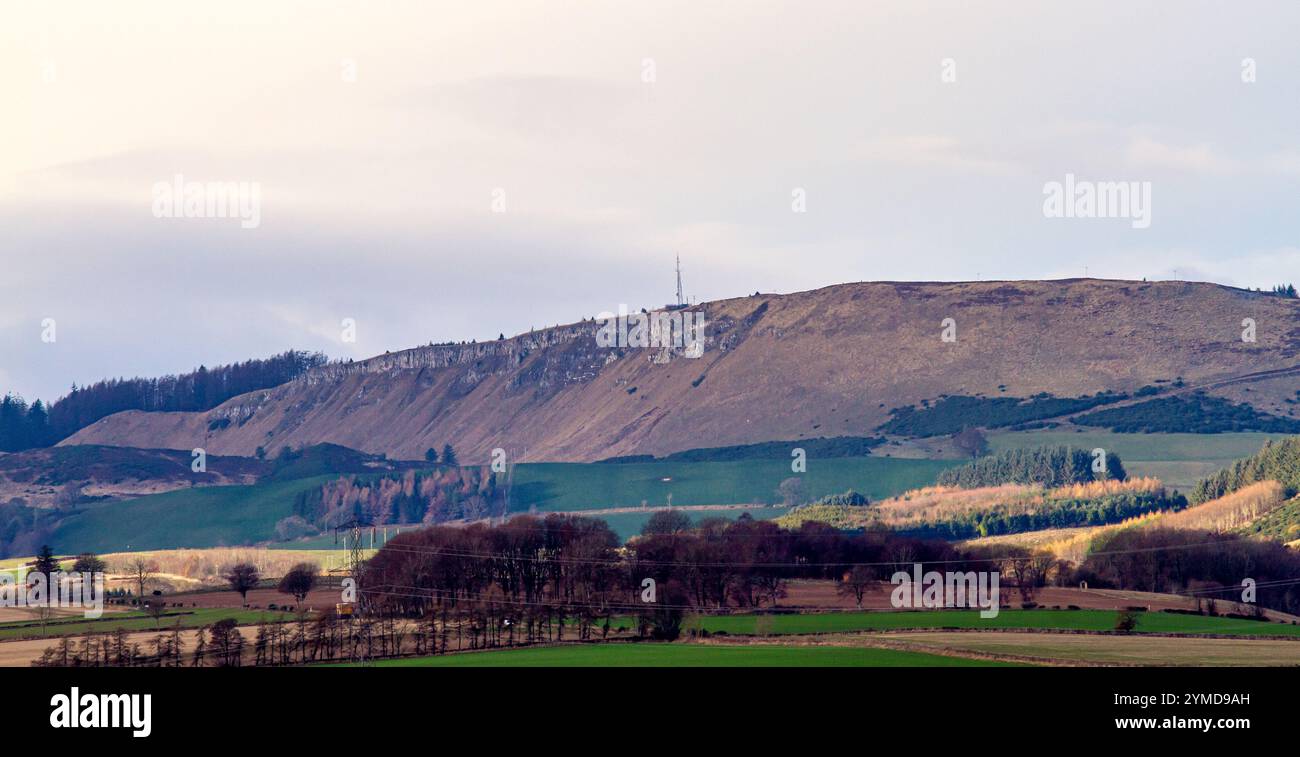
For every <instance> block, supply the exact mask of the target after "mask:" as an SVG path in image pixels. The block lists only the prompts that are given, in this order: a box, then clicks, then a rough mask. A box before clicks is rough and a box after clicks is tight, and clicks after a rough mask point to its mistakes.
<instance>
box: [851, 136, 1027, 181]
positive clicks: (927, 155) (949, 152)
mask: <svg viewBox="0 0 1300 757" xmlns="http://www.w3.org/2000/svg"><path fill="white" fill-rule="evenodd" d="M852 155H853V156H854V157H856V158H858V159H859V160H863V161H867V162H873V163H896V164H900V165H905V166H923V167H926V168H933V169H936V170H950V171H961V172H974V173H984V174H995V175H1006V174H1012V173H1016V172H1018V171H1020V170H1021V167H1020V166H1019V165H1017V164H1016V163H1015V162H1014V161H1010V160H1000V159H997V158H991V157H988V156H985V155H980V154H977V153H976V152H975V151H972V150H970V149H969V148H967V147H965V146H963V145H962V144H961V143H960V142H959V141H958V140H957V139H956V138H954V137H949V136H941V135H931V134H913V135H903V136H886V137H876V138H873V139H869V140H866V141H864V142H861V143H859V144H858V145H857V146H856V148H855V149H854V150H853V151H852Z"/></svg>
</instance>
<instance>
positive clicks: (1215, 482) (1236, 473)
mask: <svg viewBox="0 0 1300 757" xmlns="http://www.w3.org/2000/svg"><path fill="white" fill-rule="evenodd" d="M1258 481H1276V482H1278V483H1279V484H1281V485H1282V487H1283V489H1285V490H1286V496H1287V497H1294V496H1295V495H1296V493H1297V492H1300V436H1290V437H1287V438H1285V439H1280V440H1278V441H1276V442H1274V441H1272V440H1270V441H1267V442H1265V443H1264V447H1263V449H1261V450H1260V451H1259V452H1257V453H1255V454H1254V455H1252V456H1250V457H1248V458H1246V459H1245V460H1238V461H1237V462H1235V463H1233V464H1232V465H1231V466H1230V467H1228V468H1224V469H1223V470H1221V471H1219V472H1218V473H1215V474H1214V475H1212V476H1210V477H1208V478H1206V479H1203V480H1202V481H1201V482H1200V483H1198V484H1197V485H1196V488H1195V489H1194V490H1193V491H1192V496H1191V501H1192V503H1193V504H1200V503H1202V502H1209V501H1210V500H1212V499H1218V498H1219V497H1222V496H1223V495H1225V494H1231V493H1232V492H1235V491H1237V490H1238V489H1241V488H1243V487H1246V486H1249V485H1251V484H1253V483H1256V482H1258Z"/></svg>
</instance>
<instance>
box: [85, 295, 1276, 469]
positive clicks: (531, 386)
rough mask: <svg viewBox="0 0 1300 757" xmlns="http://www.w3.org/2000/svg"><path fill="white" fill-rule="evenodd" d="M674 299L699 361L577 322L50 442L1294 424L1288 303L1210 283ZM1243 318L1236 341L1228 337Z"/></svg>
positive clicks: (620, 447)
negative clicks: (1005, 405)
mask: <svg viewBox="0 0 1300 757" xmlns="http://www.w3.org/2000/svg"><path fill="white" fill-rule="evenodd" d="M693 309H696V310H702V311H703V312H704V313H705V317H706V319H707V326H706V328H705V332H706V343H705V349H704V354H703V356H702V357H699V358H698V359H690V358H687V357H685V356H684V355H683V354H682V351H681V350H652V349H628V348H624V349H611V348H602V347H599V346H597V343H596V339H595V334H596V331H597V328H598V326H599V324H598V323H597V322H594V321H590V320H588V321H583V322H580V323H577V324H571V325H567V326H557V327H554V328H549V329H545V330H538V331H535V332H531V333H528V334H523V335H520V336H516V337H514V338H511V339H503V340H499V341H494V342H485V343H477V344H461V345H448V346H427V347H418V348H414V349H410V350H405V351H402V352H396V353H391V354H385V355H382V356H378V357H375V358H371V359H369V360H365V361H360V362H355V363H348V364H335V365H328V366H324V367H320V368H316V369H313V370H310V371H308V372H307V373H305V374H304V375H302V376H300V377H298V378H297V379H294V380H292V381H290V382H288V383H286V384H283V385H280V386H278V387H275V388H272V389H268V390H263V391H257V392H252V393H249V394H244V395H241V396H238V397H235V398H233V399H231V400H229V401H227V402H225V403H223V404H221V405H219V406H218V407H216V408H214V409H213V410H210V411H205V412H149V413H146V412H136V411H129V412H123V413H117V414H115V415H112V416H109V417H107V418H104V419H102V420H101V421H99V422H98V423H95V424H93V425H91V426H89V427H88V428H85V429H83V430H82V431H80V432H78V433H76V434H74V435H73V436H71V437H70V438H68V439H66V440H64V441H63V442H62V444H63V445H76V444H105V445H121V446H138V447H164V448H173V449H186V450H188V449H191V448H193V447H200V446H201V447H204V448H205V449H207V450H208V451H209V453H211V454H228V455H246V456H247V455H252V454H253V453H254V451H255V450H256V449H257V448H258V447H263V448H265V449H266V450H268V451H272V450H276V449H279V448H280V447H282V446H284V445H289V446H293V447H302V446H307V445H312V444H317V443H322V442H330V443H335V444H341V445H345V446H347V447H351V448H354V449H358V450H363V451H366V452H371V453H386V454H388V455H389V456H393V457H399V458H406V459H412V458H419V457H420V456H421V455H422V454H423V452H424V450H425V449H426V448H429V447H441V445H442V444H444V443H446V442H449V441H450V442H453V443H454V444H455V445H456V448H457V450H458V451H459V452H460V456H461V459H462V461H465V462H477V461H483V462H486V461H487V457H488V455H489V452H490V450H492V449H493V448H496V447H501V448H504V449H506V450H509V451H511V452H512V453H513V454H514V455H515V456H516V458H515V459H520V456H522V455H523V453H524V451H525V450H526V457H523V459H526V460H551V461H591V460H597V459H603V458H607V457H612V456H618V455H637V454H656V455H663V454H669V453H672V452H675V451H678V450H683V449H688V448H698V447H701V446H707V445H731V444H747V443H755V442H762V441H769V440H774V439H790V440H793V439H802V438H809V437H819V436H838V435H870V434H871V433H873V432H874V430H876V429H877V428H879V427H880V426H881V425H882V424H884V423H886V422H888V421H890V420H891V419H893V418H894V416H891V414H890V411H891V410H894V409H896V408H908V407H911V406H914V405H916V406H918V407H920V403H927V404H928V403H930V402H933V401H935V400H937V399H938V398H941V397H942V396H944V395H960V396H963V397H979V398H1008V397H1015V398H1031V397H1034V396H1035V395H1040V394H1041V393H1048V394H1050V395H1052V396H1054V397H1057V398H1082V397H1087V396H1091V395H1096V394H1097V393H1100V392H1114V393H1118V396H1115V397H1105V398H1103V400H1105V401H1083V402H1080V403H1076V404H1075V405H1073V406H1071V405H1070V404H1069V403H1061V404H1060V406H1059V407H1056V408H1054V409H1047V410H1045V412H1047V413H1048V414H1049V415H1050V414H1051V413H1057V412H1058V411H1059V412H1071V413H1077V412H1080V411H1084V410H1095V409H1096V407H1097V406H1098V405H1100V406H1101V407H1103V408H1108V407H1111V406H1113V405H1117V406H1118V407H1120V408H1123V407H1125V406H1133V405H1139V406H1140V405H1141V404H1142V403H1143V402H1151V401H1152V400H1144V399H1142V395H1141V394H1137V395H1136V396H1132V395H1134V393H1137V392H1138V391H1139V390H1141V389H1143V387H1149V388H1150V387H1160V388H1161V389H1162V390H1163V391H1165V392H1166V394H1165V396H1163V397H1161V398H1159V399H1160V400H1162V401H1165V402H1169V401H1171V400H1176V397H1177V396H1178V395H1187V396H1190V394H1191V393H1192V392H1203V394H1197V395H1195V396H1197V397H1200V398H1202V399H1203V398H1205V397H1208V398H1210V399H1211V400H1214V401H1216V402H1222V403H1225V404H1224V407H1229V406H1231V407H1229V409H1231V410H1232V412H1233V413H1235V414H1236V415H1241V413H1242V412H1245V413H1246V415H1247V416H1248V415H1249V414H1250V413H1251V412H1255V413H1259V414H1260V415H1259V417H1260V418H1286V419H1290V420H1294V417H1295V412H1296V410H1295V407H1296V406H1295V401H1296V394H1297V392H1296V387H1297V386H1298V385H1300V300H1295V299H1287V298H1283V297H1277V296H1273V295H1270V294H1265V293H1260V292H1251V291H1246V290H1240V289H1234V288H1230V287H1224V286H1220V285H1216V284H1207V283H1191V282H1150V283H1148V282H1133V281H1101V280H1091V279H1088V280H1062V281H1018V282H976V283H858V284H844V285H838V286H832V287H827V288H824V289H818V290H814V291H809V292H800V293H796V294H789V295H759V294H756V295H754V296H749V297H742V298H736V299H729V300H720V301H716V302H709V303H705V304H702V305H699V306H695V307H694V308H693ZM946 318H952V319H954V321H955V323H956V337H957V339H956V341H955V342H952V343H947V342H944V341H943V340H942V339H941V338H940V335H941V329H942V326H941V323H942V322H943V321H944V319H946ZM1246 318H1250V319H1253V320H1254V322H1255V324H1256V333H1257V341H1256V342H1255V343H1246V342H1243V340H1242V338H1241V333H1242V329H1243V325H1242V322H1243V319H1246ZM1232 403H1249V407H1244V406H1241V405H1232ZM1184 405H1186V406H1187V407H1191V408H1192V409H1193V410H1194V411H1196V412H1200V411H1201V409H1202V408H1201V406H1200V405H1196V404H1195V403H1194V402H1187V403H1184ZM1146 407H1149V405H1148V406H1146ZM1180 407H1183V406H1182V405H1180ZM1234 408H1235V409H1234ZM1142 410H1143V407H1139V408H1138V412H1136V413H1129V415H1130V416H1136V417H1137V418H1138V421H1139V422H1140V421H1141V416H1142V412H1141V411H1142ZM1162 412H1167V409H1166V410H1162ZM1147 414H1148V415H1151V413H1147ZM1022 415H1024V414H1022ZM1040 415H1041V413H1040ZM1026 417H1028V418H1030V419H1032V418H1033V417H1034V416H1032V415H1029V416H1026ZM1121 420H1122V419H1121ZM1288 422H1290V421H1288ZM1227 428H1229V429H1231V430H1249V428H1250V423H1249V421H1248V422H1247V423H1246V424H1245V425H1244V426H1243V425H1242V424H1240V423H1238V424H1237V425H1236V426H1229V427H1227ZM1281 428H1283V429H1285V427H1281ZM1164 430H1171V429H1164ZM1172 430H1177V429H1172Z"/></svg>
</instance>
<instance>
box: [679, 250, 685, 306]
mask: <svg viewBox="0 0 1300 757" xmlns="http://www.w3.org/2000/svg"><path fill="white" fill-rule="evenodd" d="M685 306H686V298H685V297H684V296H683V295H682V256H681V255H678V256H677V307H679V308H680V307H685Z"/></svg>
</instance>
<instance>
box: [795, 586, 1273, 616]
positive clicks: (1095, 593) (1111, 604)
mask: <svg viewBox="0 0 1300 757" xmlns="http://www.w3.org/2000/svg"><path fill="white" fill-rule="evenodd" d="M893 589H894V586H893V585H892V584H890V583H888V582H886V581H882V582H880V583H878V584H877V585H876V586H875V587H873V588H872V589H871V590H869V591H868V592H867V594H866V595H865V596H864V597H863V600H862V608H863V609H864V610H892V609H894V607H893V606H892V605H890V603H889V594H890V592H891V591H893ZM1002 600H1003V604H1004V606H1010V607H1019V606H1020V597H1019V595H1018V594H1016V591H1015V588H1014V587H1012V586H1004V587H1002ZM1034 601H1035V602H1037V603H1038V604H1039V605H1041V606H1043V607H1048V608H1051V607H1055V606H1060V607H1069V606H1070V605H1074V606H1076V607H1080V608H1082V609H1085V610H1121V609H1124V608H1127V607H1130V606H1132V607H1137V606H1141V607H1148V608H1150V609H1152V610H1171V609H1182V610H1194V609H1196V602H1195V600H1192V599H1189V598H1187V597H1180V596H1177V595H1174V594H1154V593H1151V592H1144V591H1118V590H1113V589H1079V588H1075V587H1060V586H1045V587H1042V588H1040V589H1038V590H1037V591H1035V592H1034ZM1008 602H1009V603H1010V604H1009V605H1008V604H1007V603H1008ZM777 607H780V608H786V609H794V608H800V609H809V610H814V609H815V610H830V609H841V610H851V609H855V607H856V605H855V603H854V601H853V599H852V598H845V597H841V596H839V595H838V594H837V593H836V591H835V583H834V582H832V581H791V582H790V585H789V589H788V593H787V595H786V596H785V597H784V598H783V599H781V601H780V602H778V603H777ZM1278 616H1279V617H1281V614H1278ZM1286 617H1287V619H1290V618H1291V616H1289V615H1288V616H1286Z"/></svg>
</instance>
